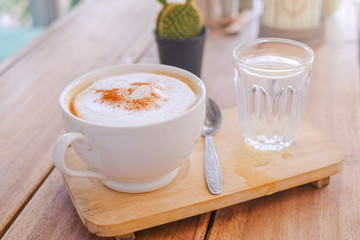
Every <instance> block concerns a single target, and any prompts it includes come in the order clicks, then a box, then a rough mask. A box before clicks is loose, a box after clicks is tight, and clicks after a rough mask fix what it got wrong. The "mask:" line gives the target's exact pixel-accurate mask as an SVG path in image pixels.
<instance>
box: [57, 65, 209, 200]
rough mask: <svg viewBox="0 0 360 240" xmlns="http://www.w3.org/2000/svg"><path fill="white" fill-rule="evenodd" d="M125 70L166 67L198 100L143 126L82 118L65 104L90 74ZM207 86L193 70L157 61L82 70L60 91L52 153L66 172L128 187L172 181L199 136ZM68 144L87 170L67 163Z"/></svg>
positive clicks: (139, 188)
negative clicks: (60, 128)
mask: <svg viewBox="0 0 360 240" xmlns="http://www.w3.org/2000/svg"><path fill="white" fill-rule="evenodd" d="M127 72H164V73H170V74H176V75H179V76H182V77H184V78H186V79H188V80H189V81H190V83H191V85H192V86H193V88H195V89H194V91H195V92H196V94H197V95H198V98H197V100H196V103H195V104H194V106H192V107H191V108H190V109H189V110H187V111H185V112H184V113H182V114H181V115H180V116H178V117H176V118H173V119H170V120H165V121H162V122H157V123H152V124H145V125H141V126H108V125H105V124H99V123H94V122H90V121H86V120H83V119H80V118H78V117H76V116H75V115H73V114H72V113H71V111H70V109H69V106H70V104H71V101H72V99H73V97H74V96H75V95H76V89H77V88H79V87H80V86H81V85H84V83H86V82H88V81H89V79H99V78H101V77H103V76H109V75H115V74H119V73H127ZM205 98H206V89H205V86H204V84H203V82H202V81H201V80H200V79H199V78H198V77H197V76H195V75H194V74H192V73H190V72H188V71H185V70H183V69H180V68H176V67H172V66H167V65H159V64H133V65H121V66H113V67H108V68H103V69H99V70H96V71H93V72H90V73H88V74H85V75H83V76H81V77H79V78H77V79H76V80H74V81H73V82H71V83H70V84H69V85H67V86H66V87H65V89H64V90H63V91H62V93H61V95H60V106H61V113H62V117H63V121H64V125H65V130H66V133H65V134H64V135H62V136H61V137H60V138H59V139H58V140H57V141H56V143H55V146H54V150H53V159H54V163H55V166H56V168H57V169H58V170H59V171H60V172H62V173H63V174H65V175H69V176H74V177H94V178H98V179H99V180H101V181H102V182H103V183H104V184H105V185H106V186H108V187H109V188H111V189H113V190H116V191H120V192H128V193H139V192H148V191H152V190H156V189H159V188H162V187H164V186H166V185H168V184H169V183H170V182H171V181H173V180H174V179H175V177H176V175H177V173H178V171H179V167H180V166H181V165H182V163H183V162H184V160H185V159H186V158H187V157H188V156H189V155H190V154H191V152H192V151H193V150H194V148H195V145H196V143H197V141H198V139H199V138H200V134H201V129H202V126H203V123H204V118H205V108H206V106H205V105H206V101H205ZM69 145H72V146H73V147H74V149H75V151H76V153H77V154H78V155H79V157H80V158H81V159H82V160H83V161H84V162H85V163H86V164H87V165H88V166H89V167H90V169H91V170H89V171H79V170H71V169H69V168H68V167H67V166H66V165H65V162H64V154H65V151H66V149H67V148H68V146H69Z"/></svg>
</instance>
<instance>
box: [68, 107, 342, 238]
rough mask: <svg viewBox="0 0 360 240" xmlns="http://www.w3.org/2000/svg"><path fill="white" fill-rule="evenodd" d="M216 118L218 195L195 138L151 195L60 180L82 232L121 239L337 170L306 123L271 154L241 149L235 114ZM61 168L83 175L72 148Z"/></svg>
mask: <svg viewBox="0 0 360 240" xmlns="http://www.w3.org/2000/svg"><path fill="white" fill-rule="evenodd" d="M222 116H223V117H222V126H221V129H220V130H219V131H218V132H217V133H216V135H215V136H214V144H215V146H216V152H217V156H218V158H219V162H220V166H221V171H222V175H223V182H222V188H223V191H222V192H221V194H219V195H212V194H210V193H209V191H208V189H207V186H206V179H205V173H204V158H205V153H204V149H205V143H204V139H203V138H201V139H200V140H199V141H198V144H197V146H196V148H195V149H194V151H193V152H192V153H191V155H190V156H189V157H188V158H187V159H186V160H185V162H184V163H183V165H182V166H181V167H180V170H179V173H178V176H177V177H176V178H175V180H174V181H173V182H172V183H170V184H169V185H168V186H166V187H164V188H162V189H159V190H157V191H153V192H149V193H142V194H127V193H119V192H116V191H113V190H111V189H109V188H108V187H106V186H105V185H104V184H102V183H101V182H100V181H98V180H96V179H90V178H74V177H69V176H65V177H64V180H65V183H66V186H67V188H68V190H69V194H70V196H71V199H72V200H73V203H74V205H75V208H76V209H77V211H78V213H79V216H80V218H81V220H82V222H83V223H84V225H85V226H86V228H87V229H88V230H89V231H90V232H92V233H94V234H96V235H98V236H120V235H125V234H128V233H132V232H135V231H138V230H142V229H146V228H149V227H153V226H157V225H160V224H164V223H168V222H173V221H176V220H180V219H183V218H187V217H191V216H194V215H198V214H202V213H206V212H210V211H212V210H215V209H220V208H224V207H227V206H230V205H233V204H237V203H240V202H244V201H247V200H250V199H255V198H259V197H262V196H266V195H271V194H273V193H276V192H279V191H283V190H286V189H289V188H293V187H296V186H300V185H304V184H306V183H311V182H314V181H316V180H319V181H320V182H322V180H323V179H328V177H329V176H332V175H334V174H336V173H338V172H339V171H341V170H342V168H343V162H344V153H343V152H342V150H341V149H340V148H339V147H338V146H337V144H335V143H334V142H333V141H332V140H330V139H329V138H328V137H327V136H325V135H324V134H323V133H322V132H321V131H319V130H318V129H316V128H315V127H314V126H312V124H310V123H308V122H306V121H303V122H302V125H301V128H300V131H299V133H298V134H297V138H296V140H295V142H294V144H293V145H292V146H291V147H290V148H288V149H284V150H282V151H279V152H274V151H259V150H256V149H253V148H252V147H249V146H247V145H246V144H245V142H244V140H243V138H242V136H241V128H240V124H239V121H238V114H237V108H230V109H226V110H223V111H222ZM65 162H66V165H67V166H68V167H69V168H70V169H76V170H87V169H88V167H87V165H86V164H85V163H84V162H83V161H82V160H81V159H80V158H79V157H78V155H77V154H76V153H75V151H74V150H73V149H72V148H69V149H68V150H67V152H66V154H65ZM319 187H321V186H319Z"/></svg>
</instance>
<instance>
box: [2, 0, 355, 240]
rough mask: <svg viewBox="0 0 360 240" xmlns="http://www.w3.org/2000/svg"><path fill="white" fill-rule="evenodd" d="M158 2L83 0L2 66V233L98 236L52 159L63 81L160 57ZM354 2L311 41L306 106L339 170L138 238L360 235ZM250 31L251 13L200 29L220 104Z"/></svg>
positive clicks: (230, 90) (206, 71)
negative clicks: (335, 152)
mask: <svg viewBox="0 0 360 240" xmlns="http://www.w3.org/2000/svg"><path fill="white" fill-rule="evenodd" d="M159 9H160V5H159V4H158V3H157V2H156V1H155V0H141V1H136V3H135V1H133V0H107V1H93V0H90V1H84V2H83V3H82V4H80V5H79V6H78V7H77V8H76V9H75V10H74V11H73V12H72V13H71V14H70V15H69V16H67V17H65V18H63V19H60V20H59V21H58V22H56V23H55V24H53V25H52V26H51V27H50V28H49V29H47V30H46V31H45V33H44V35H43V36H41V37H40V38H39V39H37V40H36V41H35V42H33V43H32V44H30V45H29V46H27V47H26V48H24V49H23V50H22V51H20V52H19V53H17V54H16V55H15V56H14V57H12V58H9V59H8V60H6V61H5V62H3V63H1V64H0V106H1V107H0V119H1V120H0V126H1V127H0V153H1V159H0V237H1V236H2V235H4V236H3V239H101V238H98V237H96V236H94V235H92V234H89V233H88V231H87V230H86V229H85V228H84V227H83V224H82V223H81V221H80V219H79V218H78V216H77V213H76V210H75V208H74V207H73V205H72V203H71V200H70V198H69V195H68V193H67V191H66V188H65V185H64V183H63V180H62V178H61V176H60V174H59V173H58V171H57V170H54V169H53V164H52V159H51V151H52V146H53V143H54V142H55V139H56V138H57V137H58V136H60V135H61V134H62V133H63V132H64V130H63V127H62V123H61V117H60V112H59V107H58V96H59V93H60V92H61V90H62V88H63V87H64V86H65V85H66V84H67V83H68V82H70V81H71V80H73V79H74V78H75V77H77V76H79V75H81V74H83V73H86V72H88V71H90V70H93V69H96V68H100V67H103V66H108V65H114V64H120V63H130V62H138V61H141V62H158V59H157V53H156V46H155V44H154V41H153V35H152V30H153V26H154V22H155V18H156V14H157V12H158V10H159ZM355 9H356V8H355V7H354V3H353V2H349V1H346V0H344V1H342V3H341V5H340V8H339V9H338V11H337V12H336V13H335V15H334V16H333V17H332V18H329V19H327V28H326V39H325V42H324V43H323V44H322V45H319V46H317V47H314V51H315V55H316V57H315V63H314V68H313V74H312V80H311V84H310V89H309V93H308V98H307V105H306V109H305V114H304V118H305V119H307V120H309V121H310V122H312V123H313V124H314V125H315V126H316V127H318V128H319V129H321V130H322V131H323V132H325V133H326V134H327V135H328V136H329V137H330V138H332V139H333V140H334V141H335V142H336V143H337V144H338V145H339V146H340V147H341V148H342V149H343V150H344V151H345V154H346V159H345V165H344V169H343V172H342V173H340V174H338V175H336V176H334V177H332V178H331V181H330V185H329V186H328V187H326V188H324V189H320V190H317V189H315V188H313V187H311V186H309V185H305V186H302V187H298V188H295V189H291V190H287V191H284V192H281V193H277V194H274V195H272V196H267V197H263V198H260V199H256V200H252V201H248V202H245V203H242V204H238V205H234V206H231V207H228V208H225V209H221V210H219V211H216V214H213V216H212V218H211V221H210V213H208V214H206V215H200V216H195V217H192V218H188V219H185V220H182V221H177V222H173V223H169V224H165V225H162V226H159V227H155V228H151V229H147V230H144V231H140V232H136V233H135V235H136V239H204V238H205V236H206V238H207V239H359V236H360V227H359V226H360V208H359V202H360V178H359V177H358V176H359V172H360V163H359V158H360V148H359V146H360V140H359V139H360V136H359V127H360V126H359V122H360V121H359V107H360V106H359V98H360V94H359V80H360V79H359V62H358V42H357V39H358V36H357V26H356V22H357V21H356V12H355ZM256 36H257V22H256V21H254V22H253V24H252V25H251V26H249V28H247V29H246V30H245V31H244V33H242V34H240V35H237V36H225V35H223V34H222V32H221V31H219V30H213V31H212V32H211V33H210V35H209V38H208V39H207V43H206V48H205V55H204V62H203V71H202V79H203V80H204V82H205V85H206V87H207V89H208V94H209V96H210V97H212V98H213V99H215V100H216V101H217V102H218V103H219V105H220V106H221V107H222V108H223V109H224V108H228V107H233V106H235V93H234V84H233V70H232V59H231V52H232V49H233V48H234V46H236V45H237V44H238V43H239V42H240V41H243V40H247V39H251V38H254V37H256ZM209 222H210V223H211V224H210V225H209ZM204 226H208V229H207V231H206V232H205V233H204Z"/></svg>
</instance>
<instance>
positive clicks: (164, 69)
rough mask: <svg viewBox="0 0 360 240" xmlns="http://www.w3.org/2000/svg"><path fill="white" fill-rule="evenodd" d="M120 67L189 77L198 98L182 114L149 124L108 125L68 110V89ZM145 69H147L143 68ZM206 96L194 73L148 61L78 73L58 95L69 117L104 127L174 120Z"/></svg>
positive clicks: (191, 109)
mask: <svg viewBox="0 0 360 240" xmlns="http://www.w3.org/2000/svg"><path fill="white" fill-rule="evenodd" d="M121 69H123V71H124V73H126V72H141V71H148V72H151V71H154V72H156V71H160V72H165V73H173V74H177V75H180V76H182V77H185V78H187V79H189V80H190V81H191V82H193V83H194V84H195V85H196V86H197V90H198V91H199V96H200V97H199V98H198V99H197V100H196V104H194V105H193V106H192V107H191V108H190V109H189V110H187V111H185V112H183V113H182V114H179V115H178V116H176V117H174V118H170V119H167V120H164V121H159V122H154V123H149V124H139V125H130V126H121V125H109V124H102V123H98V122H92V121H89V120H85V119H81V118H79V117H77V116H75V115H74V114H72V113H71V112H70V109H69V107H68V106H67V102H66V100H67V99H66V98H67V96H68V94H69V93H70V91H71V90H72V89H73V88H74V87H76V86H78V85H79V84H80V83H82V82H84V81H86V80H87V79H89V78H92V77H96V75H101V73H103V74H105V73H111V72H114V73H115V72H117V73H120V72H121ZM145 69H147V70H145ZM205 98H206V88H205V84H204V83H203V82H202V80H201V79H200V78H199V77H198V76H196V75H195V74H193V73H191V72H189V71H187V70H184V69H182V68H178V67H174V66H170V65H165V64H150V63H141V64H140V63H139V64H120V65H113V66H108V67H104V68H99V69H95V70H93V71H91V72H88V73H85V74H82V75H80V76H79V77H77V78H76V79H75V80H73V81H71V82H70V83H68V84H67V85H66V86H65V88H64V89H63V90H62V92H61V94H60V97H59V102H60V106H61V109H62V111H63V112H64V113H65V114H66V115H67V116H69V117H70V118H71V119H73V120H76V121H80V122H82V123H84V124H88V125H92V126H98V127H106V128H139V127H148V126H155V125H159V124H164V123H167V122H171V121H174V120H176V119H179V118H182V117H183V116H186V115H188V114H190V113H192V112H193V111H195V110H196V109H197V108H199V106H200V105H201V104H202V103H203V102H204V101H205Z"/></svg>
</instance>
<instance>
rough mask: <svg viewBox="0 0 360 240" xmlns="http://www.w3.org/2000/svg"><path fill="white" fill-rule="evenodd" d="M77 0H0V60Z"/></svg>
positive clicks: (66, 10)
mask: <svg viewBox="0 0 360 240" xmlns="http://www.w3.org/2000/svg"><path fill="white" fill-rule="evenodd" d="M79 1H80V0H0V62H1V61H2V60H4V59H6V58H7V57H9V56H11V55H12V54H14V53H15V52H16V51H18V50H19V49H20V48H22V47H23V46H25V45H26V44H27V43H29V42H30V41H32V40H33V39H34V38H36V37H37V36H39V35H40V34H41V33H42V32H43V31H44V29H45V28H46V27H47V26H48V25H50V24H51V23H52V22H53V21H54V20H55V19H57V18H59V17H62V16H64V15H66V14H67V13H68V12H69V11H71V10H72V8H73V7H75V6H76V5H77V4H78V3H79Z"/></svg>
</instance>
